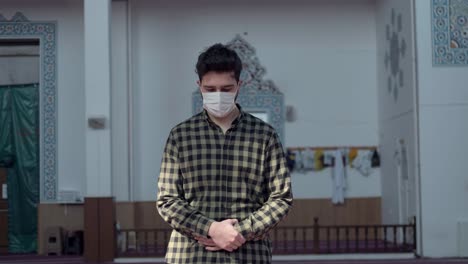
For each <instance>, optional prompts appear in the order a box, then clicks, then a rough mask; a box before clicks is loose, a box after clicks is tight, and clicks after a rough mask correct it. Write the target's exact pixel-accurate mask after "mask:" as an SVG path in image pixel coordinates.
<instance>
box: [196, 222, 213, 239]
mask: <svg viewBox="0 0 468 264" xmlns="http://www.w3.org/2000/svg"><path fill="white" fill-rule="evenodd" d="M214 222H215V221H214V220H212V219H209V218H207V217H201V218H200V219H199V220H198V222H197V225H196V233H197V234H198V235H201V236H203V237H209V235H208V231H209V230H210V226H211V224H212V223H214Z"/></svg>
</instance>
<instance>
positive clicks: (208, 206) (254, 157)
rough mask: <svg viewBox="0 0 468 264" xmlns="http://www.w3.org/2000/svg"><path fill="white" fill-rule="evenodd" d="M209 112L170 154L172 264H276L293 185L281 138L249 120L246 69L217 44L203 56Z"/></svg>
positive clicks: (167, 188) (165, 164) (165, 163)
mask: <svg viewBox="0 0 468 264" xmlns="http://www.w3.org/2000/svg"><path fill="white" fill-rule="evenodd" d="M196 68H197V73H198V77H199V81H197V83H198V85H199V87H200V92H201V94H202V96H203V107H204V110H203V111H202V112H201V113H199V114H197V115H195V116H193V117H192V118H190V119H188V120H186V121H184V122H182V123H180V124H179V125H177V126H175V127H174V128H173V129H172V130H171V132H170V134H169V138H168V140H167V143H166V147H165V149H164V155H163V160H162V165H161V172H160V175H159V179H158V198H157V203H156V206H157V209H158V211H159V214H160V215H161V216H162V218H163V219H164V220H165V221H166V222H167V223H169V224H170V225H171V226H172V227H173V228H174V230H173V232H172V234H171V239H170V241H169V245H168V249H167V254H166V261H167V262H168V263H203V264H207V263H271V242H270V240H269V238H268V237H267V234H268V231H269V230H271V229H272V228H273V227H274V226H275V225H276V224H278V223H279V222H280V220H281V219H282V218H283V217H284V216H286V214H287V213H288V211H289V209H290V207H291V204H292V193H291V181H290V175H289V172H288V169H287V167H286V160H285V156H284V152H283V148H282V146H281V143H280V141H279V138H278V135H277V134H276V132H275V130H274V129H273V128H272V127H271V126H270V125H268V124H266V123H265V122H263V121H261V120H260V119H258V118H255V117H254V116H252V115H250V114H248V113H246V112H243V111H242V109H241V107H240V106H239V105H236V103H235V99H236V97H237V95H238V94H239V89H240V85H241V82H240V81H239V77H240V72H241V69H242V63H241V60H240V59H239V57H238V56H237V54H236V53H235V52H234V51H232V50H230V49H228V48H227V47H225V46H223V45H221V44H216V45H213V46H212V47H210V48H208V49H207V50H206V51H205V52H203V53H202V54H200V56H199V57H198V62H197V66H196Z"/></svg>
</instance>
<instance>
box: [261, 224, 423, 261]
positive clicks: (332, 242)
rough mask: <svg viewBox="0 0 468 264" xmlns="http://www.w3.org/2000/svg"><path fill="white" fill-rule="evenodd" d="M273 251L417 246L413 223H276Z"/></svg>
mask: <svg viewBox="0 0 468 264" xmlns="http://www.w3.org/2000/svg"><path fill="white" fill-rule="evenodd" d="M270 237H271V240H272V242H273V254H280V255H284V254H338V253H383V252H387V253H396V252H413V251H414V250H415V249H416V225H415V224H414V223H413V224H408V225H343V226H332V225H323V226H321V225H319V223H318V219H317V218H315V219H314V225H313V226H291V227H282V226H280V227H277V228H275V229H274V230H273V231H272V233H271V234H270Z"/></svg>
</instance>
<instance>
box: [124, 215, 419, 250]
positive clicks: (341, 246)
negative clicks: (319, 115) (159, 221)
mask: <svg viewBox="0 0 468 264" xmlns="http://www.w3.org/2000/svg"><path fill="white" fill-rule="evenodd" d="M413 220H415V219H413ZM415 223H416V221H413V223H412V224H407V225H343V226H334V225H319V222H318V218H315V219H314V224H313V225H312V226H278V227H276V228H275V229H273V231H272V232H271V233H270V238H271V240H272V243H273V254H277V255H288V254H340V253H384V252H385V253H397V252H414V250H415V249H416V224H415ZM171 232H172V230H171V229H122V230H120V231H119V235H118V238H117V245H118V248H117V250H116V252H117V254H118V256H119V257H147V256H158V257H161V256H164V255H165V253H166V247H167V244H168V242H169V238H170V234H171Z"/></svg>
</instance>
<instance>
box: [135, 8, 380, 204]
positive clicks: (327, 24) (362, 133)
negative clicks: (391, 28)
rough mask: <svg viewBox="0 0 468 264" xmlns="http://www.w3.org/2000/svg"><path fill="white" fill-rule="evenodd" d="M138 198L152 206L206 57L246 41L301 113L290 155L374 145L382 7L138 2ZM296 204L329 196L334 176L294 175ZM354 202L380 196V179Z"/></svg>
mask: <svg viewBox="0 0 468 264" xmlns="http://www.w3.org/2000/svg"><path fill="white" fill-rule="evenodd" d="M132 4H133V7H132V24H133V25H132V36H133V37H132V39H133V43H132V46H133V49H132V50H133V56H134V60H133V65H134V69H133V72H134V92H135V101H134V104H135V109H134V110H135V113H134V114H135V116H134V117H135V126H134V127H135V134H134V138H133V139H134V141H135V174H136V175H135V177H136V183H135V184H136V187H135V190H136V195H137V196H136V197H135V198H136V199H137V200H154V199H155V190H156V181H157V175H158V173H159V166H160V161H161V154H162V151H163V146H164V143H165V140H166V138H167V135H168V133H169V130H170V128H171V127H173V126H174V125H175V124H177V123H178V122H181V121H183V120H185V119H186V118H188V117H189V116H190V115H191V114H192V113H191V93H192V92H193V91H194V90H195V89H196V83H195V81H196V78H197V77H196V75H195V73H194V68H195V63H196V59H197V56H198V54H199V52H200V51H201V50H202V49H203V48H205V47H207V46H209V45H211V44H213V43H215V42H222V43H226V42H228V41H230V40H231V39H232V38H233V37H234V36H235V35H236V34H243V33H244V32H246V33H247V35H246V36H245V35H243V36H244V38H245V39H246V40H247V41H248V42H250V43H251V44H252V45H253V46H254V47H255V48H256V50H257V56H258V58H259V60H260V62H261V63H262V64H263V65H264V66H265V67H266V69H267V74H266V78H269V79H272V80H273V81H274V82H275V83H276V84H277V85H278V86H279V87H280V89H281V91H282V92H283V93H284V94H285V103H286V105H294V107H295V108H296V111H297V113H298V118H297V120H296V121H295V122H293V123H287V124H286V133H285V135H286V138H285V141H286V145H287V146H316V145H321V146H326V145H333V146H334V145H377V144H378V133H377V129H378V121H377V99H376V98H377V91H376V84H377V79H376V36H375V35H376V34H375V2H374V1H368V0H356V1H344V0H336V1H301V0H294V1H280V0H275V1H268V2H265V1H247V0H243V1H236V2H229V1H214V0H203V1H196V2H194V1H184V0H179V1H170V2H168V1H148V0H141V1H133V2H132ZM293 177H294V178H293V189H294V195H295V197H297V198H319V197H320V198H322V197H330V195H331V180H330V171H329V170H327V171H324V172H322V173H318V174H309V175H300V174H295V175H293ZM349 180H350V181H349V186H350V188H349V193H348V197H349V196H351V197H353V196H354V197H356V196H358V197H362V196H380V194H381V191H380V173H379V171H378V170H377V171H376V172H375V173H374V174H373V175H372V176H370V177H369V178H365V177H363V176H361V175H359V174H357V173H355V172H351V173H350V176H349Z"/></svg>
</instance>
